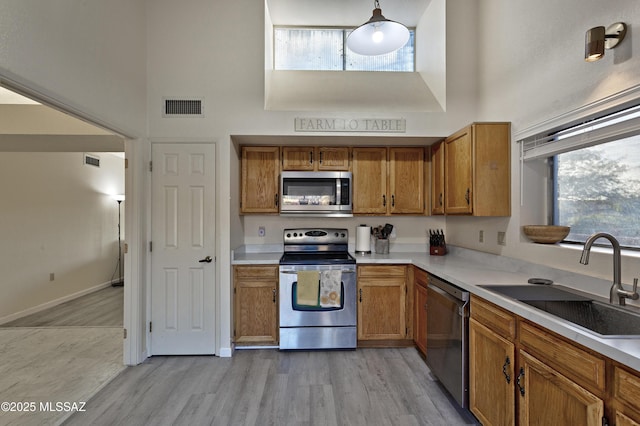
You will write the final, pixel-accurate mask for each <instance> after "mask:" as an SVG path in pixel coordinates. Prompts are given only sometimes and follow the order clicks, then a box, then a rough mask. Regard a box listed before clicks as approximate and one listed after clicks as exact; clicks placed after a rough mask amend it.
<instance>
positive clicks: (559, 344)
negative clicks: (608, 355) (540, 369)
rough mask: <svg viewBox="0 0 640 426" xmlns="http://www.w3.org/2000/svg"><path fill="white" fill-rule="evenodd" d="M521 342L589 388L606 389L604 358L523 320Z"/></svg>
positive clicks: (520, 331) (520, 329) (601, 390)
mask: <svg viewBox="0 0 640 426" xmlns="http://www.w3.org/2000/svg"><path fill="white" fill-rule="evenodd" d="M518 335H519V338H520V339H519V340H520V343H521V344H522V345H523V346H524V347H525V348H526V349H527V350H528V351H530V352H531V353H533V354H535V355H536V356H537V357H539V358H541V359H543V360H544V361H545V362H547V363H548V364H549V365H551V366H553V367H554V368H555V369H558V370H560V371H562V372H563V374H565V375H566V376H568V377H570V378H571V379H572V380H575V381H576V382H578V383H580V384H582V385H583V386H585V387H588V388H590V389H594V390H598V391H600V392H603V391H604V389H605V360H604V358H601V357H598V356H596V355H594V354H592V353H590V352H587V351H585V350H582V349H580V348H578V347H577V346H576V345H575V344H573V343H568V342H566V341H564V340H562V339H560V338H559V337H557V336H556V335H553V334H551V333H550V332H548V331H545V330H542V329H540V328H538V327H536V326H533V325H532V324H529V323H528V322H525V321H520V327H519V332H518Z"/></svg>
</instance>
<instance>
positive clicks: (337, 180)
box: [336, 178, 342, 205]
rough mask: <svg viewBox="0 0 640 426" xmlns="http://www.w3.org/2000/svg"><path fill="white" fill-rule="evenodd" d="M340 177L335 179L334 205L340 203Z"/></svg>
mask: <svg viewBox="0 0 640 426" xmlns="http://www.w3.org/2000/svg"><path fill="white" fill-rule="evenodd" d="M341 180H342V179H340V178H338V179H336V205H341V204H342V185H341Z"/></svg>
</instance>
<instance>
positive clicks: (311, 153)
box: [309, 151, 313, 164]
mask: <svg viewBox="0 0 640 426" xmlns="http://www.w3.org/2000/svg"><path fill="white" fill-rule="evenodd" d="M309 164H313V151H309Z"/></svg>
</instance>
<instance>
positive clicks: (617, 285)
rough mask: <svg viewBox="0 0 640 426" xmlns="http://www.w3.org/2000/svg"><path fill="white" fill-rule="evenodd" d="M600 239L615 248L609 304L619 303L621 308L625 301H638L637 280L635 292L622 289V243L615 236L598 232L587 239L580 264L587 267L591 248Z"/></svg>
mask: <svg viewBox="0 0 640 426" xmlns="http://www.w3.org/2000/svg"><path fill="white" fill-rule="evenodd" d="M598 238H606V239H607V240H609V241H610V242H611V245H612V246H613V284H612V285H611V290H609V303H615V302H616V301H617V302H618V304H619V305H620V306H624V305H625V304H626V303H625V299H633V300H637V299H638V298H639V297H640V295H639V294H638V292H637V289H638V279H637V278H634V280H633V290H631V291H628V290H625V289H624V287H622V282H621V281H620V275H621V272H620V271H621V269H622V267H621V266H622V256H621V255H620V243H619V242H618V240H616V238H615V237H614V236H613V235H611V234H607V233H605V232H598V233H596V234H593V235H591V236H590V237H589V238H587V241H585V243H584V249H583V250H582V256H580V263H582V264H583V265H587V264H588V263H589V253H591V246H592V245H593V243H594V241H595V240H597V239H598ZM616 299H617V300H616Z"/></svg>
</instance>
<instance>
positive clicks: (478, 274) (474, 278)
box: [232, 252, 640, 371]
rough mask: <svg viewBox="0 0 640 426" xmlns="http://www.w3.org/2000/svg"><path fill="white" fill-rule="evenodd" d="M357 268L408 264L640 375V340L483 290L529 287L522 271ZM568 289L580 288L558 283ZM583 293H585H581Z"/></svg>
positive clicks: (424, 261) (387, 259)
mask: <svg viewBox="0 0 640 426" xmlns="http://www.w3.org/2000/svg"><path fill="white" fill-rule="evenodd" d="M281 255H282V253H281V252H266V253H265V252H262V253H242V254H239V255H238V256H237V258H236V257H234V258H233V260H232V265H277V264H278V263H279V259H280V256H281ZM354 257H355V259H356V264H357V265H374V264H408V265H414V266H416V267H418V268H420V269H423V270H425V271H426V272H428V273H430V274H433V275H436V276H438V277H439V278H441V279H443V280H446V281H449V282H450V283H452V284H454V285H456V286H458V287H460V288H462V289H464V290H467V291H469V292H470V293H472V294H475V295H476V296H478V297H481V298H483V299H485V300H487V301H489V302H491V303H494V304H495V305H497V306H500V307H501V308H503V309H506V310H508V311H509V312H511V313H513V314H515V315H518V316H520V317H522V318H524V319H526V320H529V321H531V322H533V323H535V324H538V325H540V326H542V327H544V328H546V329H548V330H550V331H553V332H555V333H557V334H559V335H561V336H563V337H565V338H567V339H570V340H572V341H574V342H576V343H578V344H580V345H583V346H585V347H587V348H589V349H591V350H593V351H595V352H598V353H600V354H601V355H603V356H605V357H608V358H610V359H612V360H614V361H617V362H619V363H621V364H624V365H626V366H628V367H630V368H633V369H635V370H636V371H640V339H619V338H613V339H602V338H599V337H597V336H595V335H593V334H591V333H589V332H587V331H584V330H582V329H581V328H579V327H575V326H573V325H572V324H571V323H568V322H566V321H564V320H562V319H559V318H557V317H554V316H553V315H551V314H547V313H545V312H543V311H540V310H538V309H535V308H533V307H530V306H528V305H526V304H524V303H522V302H519V301H517V300H514V299H510V298H507V297H504V296H501V295H499V294H497V293H494V292H492V291H489V290H486V289H484V288H482V287H480V286H482V285H486V284H493V285H496V284H498V285H499V284H524V285H535V284H528V283H527V280H528V279H529V278H531V277H532V275H531V274H529V273H525V272H522V271H519V270H515V271H512V272H511V271H506V270H504V268H500V267H496V266H493V265H490V264H486V263H480V262H477V261H475V260H472V259H468V258H464V257H461V256H456V255H452V254H449V255H446V256H429V254H427V253H416V252H414V253H411V252H394V253H389V254H384V255H382V254H366V255H359V254H354ZM557 284H562V285H565V286H567V287H572V288H576V286H574V285H571V284H567V283H561V282H557ZM581 290H582V289H581Z"/></svg>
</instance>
